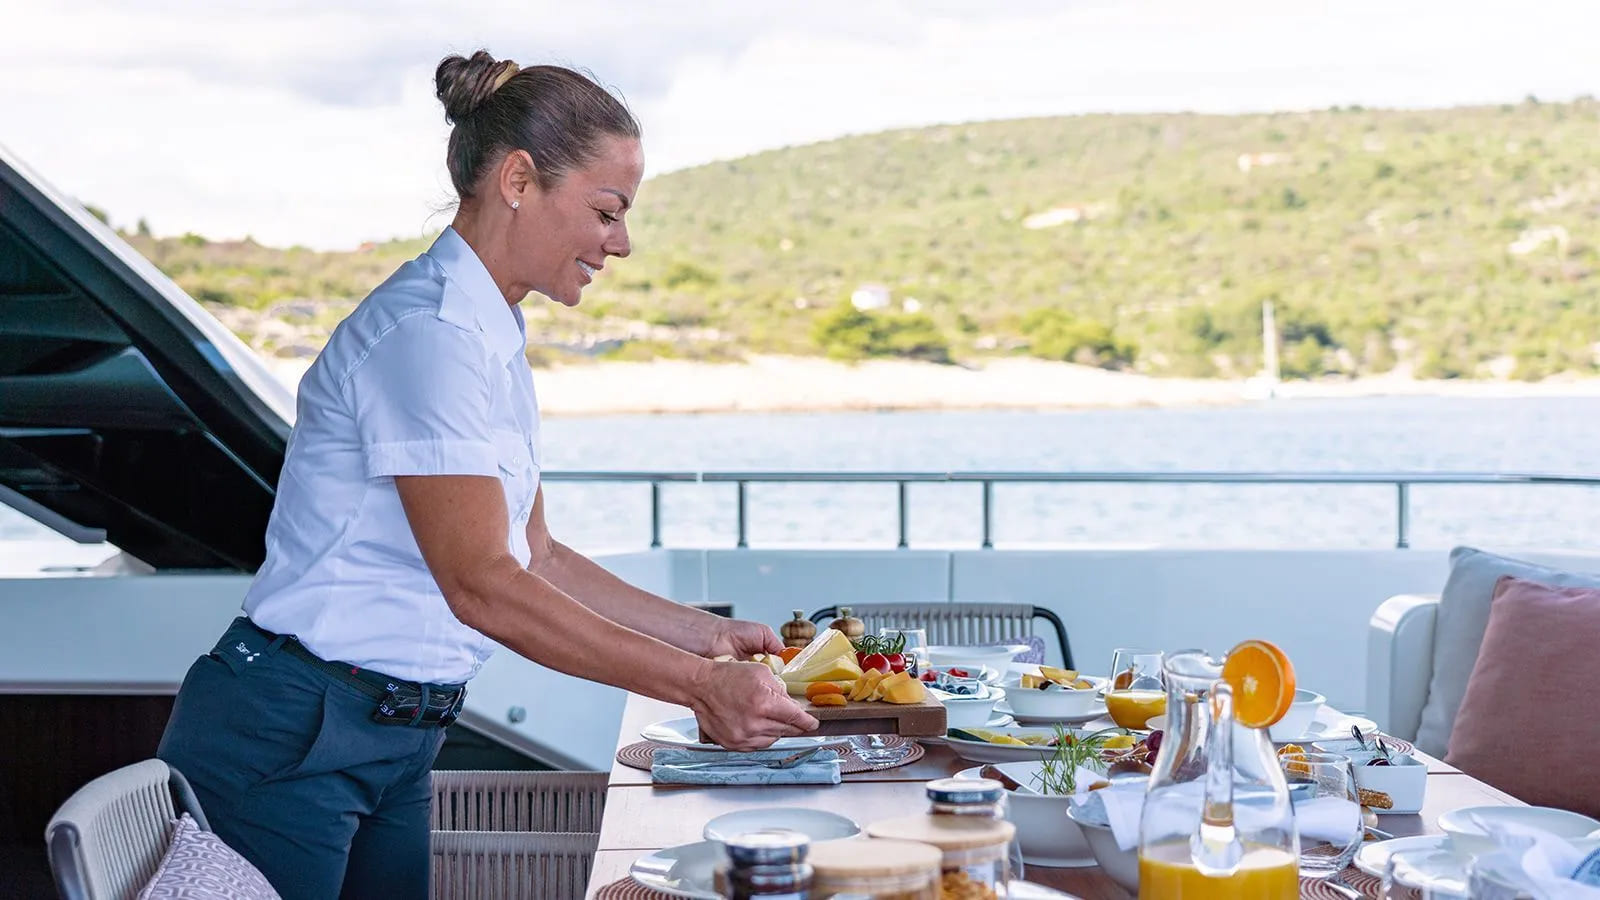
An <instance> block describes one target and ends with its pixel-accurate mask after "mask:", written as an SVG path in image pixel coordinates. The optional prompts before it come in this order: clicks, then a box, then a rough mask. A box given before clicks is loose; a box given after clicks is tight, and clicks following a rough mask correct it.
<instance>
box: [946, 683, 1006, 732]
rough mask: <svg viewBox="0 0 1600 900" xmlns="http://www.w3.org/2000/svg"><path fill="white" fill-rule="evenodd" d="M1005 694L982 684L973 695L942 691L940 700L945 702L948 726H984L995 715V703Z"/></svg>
mask: <svg viewBox="0 0 1600 900" xmlns="http://www.w3.org/2000/svg"><path fill="white" fill-rule="evenodd" d="M1005 696H1006V692H1005V691H1003V690H1001V689H1000V688H997V687H989V686H988V685H982V686H981V687H980V690H979V692H978V693H977V694H976V695H974V696H971V697H963V696H961V695H960V694H945V693H940V694H939V702H940V703H943V704H944V714H945V725H946V727H948V728H983V727H984V726H986V725H988V724H989V719H990V718H991V717H993V715H994V705H995V704H996V703H998V702H1000V701H1001V700H1003V699H1005Z"/></svg>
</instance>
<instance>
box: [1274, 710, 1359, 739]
mask: <svg viewBox="0 0 1600 900" xmlns="http://www.w3.org/2000/svg"><path fill="white" fill-rule="evenodd" d="M1352 725H1354V726H1357V727H1359V728H1360V729H1361V730H1362V731H1363V732H1371V731H1377V730H1378V723H1376V722H1374V721H1372V720H1371V719H1368V718H1365V717H1363V716H1346V715H1341V716H1339V717H1338V718H1335V719H1332V720H1329V721H1316V722H1312V723H1311V725H1310V726H1309V727H1308V728H1307V729H1306V732H1305V733H1304V734H1298V735H1293V736H1290V737H1279V736H1278V734H1279V732H1278V727H1277V726H1276V725H1274V726H1273V727H1272V728H1270V729H1268V734H1269V735H1270V736H1271V738H1272V742H1273V743H1274V744H1311V743H1315V742H1317V741H1329V740H1338V739H1340V738H1345V737H1348V736H1349V735H1350V726H1352Z"/></svg>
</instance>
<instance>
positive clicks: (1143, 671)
mask: <svg viewBox="0 0 1600 900" xmlns="http://www.w3.org/2000/svg"><path fill="white" fill-rule="evenodd" d="M1165 660H1166V656H1165V654H1163V653H1162V652H1161V651H1160V650H1138V649H1133V648H1128V647H1118V648H1117V649H1116V651H1115V652H1113V653H1112V654H1111V675H1110V678H1109V679H1108V680H1107V681H1106V712H1107V713H1108V714H1109V715H1110V716H1111V720H1112V721H1113V722H1116V723H1117V724H1118V725H1120V726H1122V727H1123V728H1136V729H1142V728H1144V727H1145V722H1146V721H1147V720H1148V719H1149V718H1150V717H1151V716H1159V715H1161V714H1162V713H1164V712H1166V711H1167V693H1166V688H1165V687H1164V686H1163V684H1162V680H1161V666H1162V663H1163V662H1165Z"/></svg>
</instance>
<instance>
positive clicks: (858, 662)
mask: <svg viewBox="0 0 1600 900" xmlns="http://www.w3.org/2000/svg"><path fill="white" fill-rule="evenodd" d="M866 659H867V655H866V654H865V653H862V652H861V651H860V650H857V651H856V665H858V666H861V664H862V663H863V662H866ZM866 668H867V667H866V666H861V670H862V671H863V672H864V671H866Z"/></svg>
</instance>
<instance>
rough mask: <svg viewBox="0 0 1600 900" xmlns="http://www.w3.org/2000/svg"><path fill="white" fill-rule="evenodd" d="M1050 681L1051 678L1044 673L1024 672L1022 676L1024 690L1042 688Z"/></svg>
mask: <svg viewBox="0 0 1600 900" xmlns="http://www.w3.org/2000/svg"><path fill="white" fill-rule="evenodd" d="M1049 683H1050V679H1048V678H1046V677H1044V676H1043V675H1031V674H1024V675H1023V676H1022V687H1023V689H1024V690H1030V691H1031V690H1035V689H1038V688H1042V687H1044V686H1045V685H1047V684H1049Z"/></svg>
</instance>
